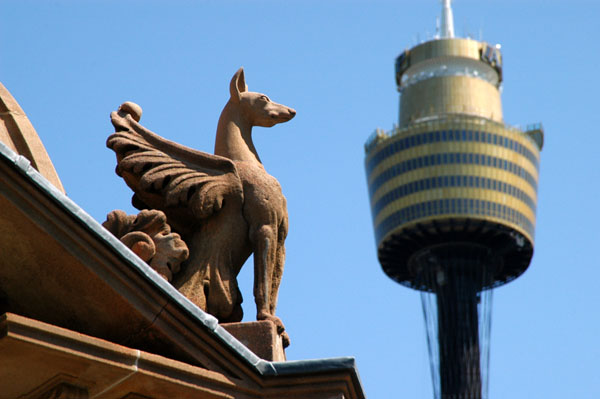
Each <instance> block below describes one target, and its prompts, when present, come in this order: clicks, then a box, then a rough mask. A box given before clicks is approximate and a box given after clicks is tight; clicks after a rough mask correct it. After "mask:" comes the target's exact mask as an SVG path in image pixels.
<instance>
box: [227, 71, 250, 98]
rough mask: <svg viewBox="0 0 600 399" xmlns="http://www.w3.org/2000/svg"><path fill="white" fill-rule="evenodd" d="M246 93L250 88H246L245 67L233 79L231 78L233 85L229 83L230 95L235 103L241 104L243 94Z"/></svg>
mask: <svg viewBox="0 0 600 399" xmlns="http://www.w3.org/2000/svg"><path fill="white" fill-rule="evenodd" d="M245 91H248V86H246V78H245V77H244V67H241V68H240V69H238V70H237V72H236V73H235V74H234V75H233V78H231V83H229V94H230V95H231V99H232V100H233V101H235V102H239V101H240V98H241V94H242V93H243V92H245Z"/></svg>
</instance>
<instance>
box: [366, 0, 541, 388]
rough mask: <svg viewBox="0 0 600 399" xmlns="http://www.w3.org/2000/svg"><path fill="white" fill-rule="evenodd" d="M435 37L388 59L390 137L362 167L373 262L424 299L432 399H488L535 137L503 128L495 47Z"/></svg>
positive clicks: (518, 256) (377, 139)
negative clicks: (394, 95) (495, 332)
mask: <svg viewBox="0 0 600 399" xmlns="http://www.w3.org/2000/svg"><path fill="white" fill-rule="evenodd" d="M442 3H443V6H442V18H441V19H442V21H441V27H440V32H439V34H438V37H436V38H435V39H434V40H430V41H427V42H424V43H421V44H419V45H417V46H415V47H413V48H412V49H410V50H406V51H404V52H403V53H402V54H400V55H399V56H398V57H397V59H396V85H397V88H398V91H399V92H400V112H399V122H398V125H397V127H395V128H394V129H393V130H392V131H389V132H384V131H382V130H379V129H378V130H376V131H375V133H374V134H373V135H372V136H371V137H370V138H369V140H368V141H367V143H366V144H365V151H366V159H365V167H366V172H367V180H368V191H369V196H370V201H371V212H372V217H373V226H374V230H375V241H376V244H377V253H378V258H379V261H380V263H381V266H382V268H383V270H384V272H385V273H386V274H387V275H388V276H389V277H390V278H392V279H393V280H395V281H396V282H398V283H400V284H402V285H405V286H407V287H410V288H413V289H416V290H419V291H421V292H422V299H423V306H424V310H425V318H426V324H427V328H428V336H429V337H428V342H429V353H430V360H431V363H432V376H433V382H434V393H435V396H436V398H444V399H446V398H452V399H458V398H473V399H479V398H485V397H487V364H488V356H489V355H488V353H489V352H488V347H487V345H488V343H489V326H490V321H489V315H490V308H489V306H491V292H492V290H491V289H492V288H494V287H497V286H500V285H502V284H505V283H507V282H509V281H511V280H513V279H515V278H517V277H519V276H520V275H521V274H522V273H523V272H524V271H525V270H526V269H527V267H528V266H529V263H530V261H531V258H532V256H533V247H534V233H535V218H536V204H537V185H538V176H539V163H540V150H541V148H542V145H543V128H542V127H541V125H539V124H538V125H533V126H530V127H528V128H527V129H519V128H516V127H511V126H508V125H506V124H505V123H504V121H503V115H502V103H501V100H500V91H499V88H500V86H501V84H502V67H503V64H502V54H501V51H500V46H499V45H495V46H494V45H490V44H488V43H485V42H481V41H476V40H472V39H469V38H455V37H454V27H453V19H452V9H451V4H450V0H444V1H443V2H442Z"/></svg>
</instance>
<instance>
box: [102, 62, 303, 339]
mask: <svg viewBox="0 0 600 399" xmlns="http://www.w3.org/2000/svg"><path fill="white" fill-rule="evenodd" d="M141 113H142V110H141V108H140V107H139V106H138V105H137V104H134V103H131V102H127V103H124V104H122V105H121V106H120V107H119V110H118V111H116V112H113V113H111V121H112V124H113V126H114V127H115V133H114V134H112V135H111V136H110V137H109V138H108V140H107V146H108V147H109V148H111V149H112V150H114V151H115V153H116V155H117V168H116V172H117V174H118V175H119V176H121V177H122V178H123V179H124V180H125V182H126V183H127V185H128V186H129V187H130V188H131V189H132V190H133V191H134V195H133V199H132V203H133V205H134V206H135V207H136V208H138V209H159V210H161V211H163V212H164V213H165V214H166V215H167V220H168V223H169V224H170V225H171V227H172V229H173V230H174V231H176V232H177V233H179V234H180V235H181V236H182V238H183V240H184V241H185V242H186V243H187V245H188V247H189V252H190V257H189V259H188V261H187V262H186V263H185V264H183V266H182V268H181V271H180V272H179V273H177V274H175V275H174V276H173V281H172V283H173V284H174V285H175V287H177V288H178V289H179V290H180V292H182V293H183V294H184V295H185V296H186V297H188V298H189V299H190V300H191V301H192V302H194V303H195V304H196V305H198V306H199V307H201V308H202V309H204V310H206V311H207V312H208V313H210V314H212V315H214V316H216V317H217V318H218V319H219V321H221V322H233V321H240V320H241V319H242V308H241V303H242V296H241V293H240V291H239V289H238V286H237V281H236V276H237V275H238V273H239V271H240V269H241V267H242V265H243V264H244V262H245V261H246V260H247V259H248V257H249V256H250V254H251V253H254V298H255V302H256V308H257V319H258V320H271V321H273V322H274V323H275V324H276V325H277V327H278V330H279V332H280V333H283V329H284V328H283V324H282V323H281V321H280V320H279V318H277V317H276V316H275V307H276V304H277V294H278V290H279V284H280V282H281V276H282V273H283V266H284V261H285V248H284V241H285V238H286V235H287V231H288V215H287V207H286V200H285V197H284V196H283V194H282V192H281V187H280V185H279V183H278V182H277V180H276V179H275V178H274V177H272V176H271V175H269V174H268V173H267V172H266V171H265V168H264V167H263V165H262V163H261V160H260V158H259V156H258V153H257V152H256V148H255V147H254V144H253V142H252V127H253V126H264V127H271V126H274V125H276V124H278V123H282V122H287V121H289V120H290V119H292V118H293V117H294V115H295V114H296V111H294V110H293V109H291V108H289V107H286V106H284V105H281V104H277V103H275V102H273V101H271V100H270V99H269V98H268V97H267V96H265V95H264V94H260V93H255V92H250V91H248V89H247V86H246V82H245V77H244V70H243V68H240V69H239V70H238V71H237V72H236V73H235V75H234V76H233V78H232V79H231V83H230V99H229V101H228V102H227V104H226V105H225V108H224V109H223V111H222V113H221V117H220V118H219V122H218V125H217V136H216V141H215V151H214V152H215V154H214V155H212V154H207V153H205V152H201V151H196V150H193V149H191V148H188V147H185V146H183V145H180V144H177V143H174V142H172V141H169V140H167V139H164V138H162V137H160V136H158V135H156V134H155V133H153V132H151V131H150V130H148V129H146V128H145V127H143V126H142V125H140V124H139V120H140V117H141ZM283 334H285V333H283Z"/></svg>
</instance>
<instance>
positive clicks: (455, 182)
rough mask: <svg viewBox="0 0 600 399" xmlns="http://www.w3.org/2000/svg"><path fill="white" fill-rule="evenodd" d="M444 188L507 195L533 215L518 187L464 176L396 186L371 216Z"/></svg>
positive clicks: (529, 201) (531, 204)
mask: <svg viewBox="0 0 600 399" xmlns="http://www.w3.org/2000/svg"><path fill="white" fill-rule="evenodd" d="M445 187H461V188H479V189H485V190H493V191H498V192H500V193H504V194H508V195H510V196H512V197H515V198H517V199H518V200H520V201H523V202H524V203H526V204H527V205H528V206H529V208H531V210H532V211H533V213H534V214H535V210H536V203H535V201H534V200H533V199H532V198H531V197H530V196H529V195H527V193H526V192H524V191H523V190H521V189H519V188H518V187H515V186H513V185H512V184H508V183H505V182H503V181H500V180H495V179H490V178H487V177H480V176H466V175H454V176H438V177H431V178H429V179H422V180H416V181H412V182H410V183H407V184H403V185H401V186H398V187H396V188H394V189H393V190H391V191H389V192H388V193H386V194H385V195H383V196H382V197H381V198H380V199H379V200H377V202H376V203H375V204H374V205H373V207H372V210H373V214H374V215H377V214H378V213H379V212H381V210H382V209H383V208H385V207H386V206H387V205H389V204H390V203H392V202H394V201H396V200H398V199H400V198H402V197H405V196H407V195H410V194H413V193H418V192H420V191H426V190H433V189H437V188H445Z"/></svg>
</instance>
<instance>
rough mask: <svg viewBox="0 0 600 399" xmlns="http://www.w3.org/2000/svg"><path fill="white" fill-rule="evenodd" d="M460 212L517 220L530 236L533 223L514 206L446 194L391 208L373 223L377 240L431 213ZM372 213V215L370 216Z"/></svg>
mask: <svg viewBox="0 0 600 399" xmlns="http://www.w3.org/2000/svg"><path fill="white" fill-rule="evenodd" d="M449 214H459V215H463V216H467V217H474V216H492V217H497V218H500V219H504V220H506V221H508V222H511V223H513V224H516V225H517V226H520V227H521V228H523V230H525V231H526V232H527V233H528V234H529V235H530V236H531V237H532V239H533V236H534V230H535V229H534V225H533V222H532V221H531V220H529V219H528V218H527V217H526V216H525V215H523V214H522V213H521V212H519V211H517V210H516V209H513V208H510V207H508V206H506V205H502V204H498V203H496V202H490V201H484V200H477V199H468V198H447V199H441V200H434V201H427V202H422V203H419V204H414V205H410V206H407V207H405V208H402V209H400V210H399V211H397V212H394V213H393V214H391V215H390V216H388V217H387V218H385V219H384V220H383V221H382V222H381V223H379V225H377V226H375V238H376V240H377V244H378V245H379V244H380V243H381V240H382V239H383V237H385V235H386V234H388V233H389V232H390V231H392V230H394V229H396V228H398V227H400V226H402V225H404V224H406V223H408V222H411V221H413V220H417V219H421V218H425V217H430V216H443V215H449ZM373 217H375V216H373Z"/></svg>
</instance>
